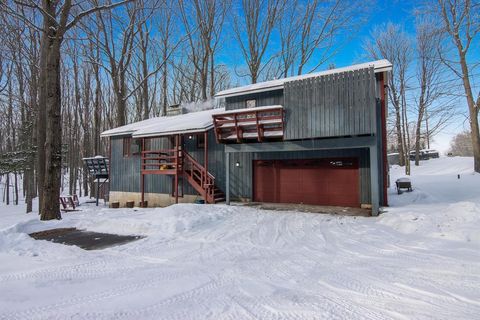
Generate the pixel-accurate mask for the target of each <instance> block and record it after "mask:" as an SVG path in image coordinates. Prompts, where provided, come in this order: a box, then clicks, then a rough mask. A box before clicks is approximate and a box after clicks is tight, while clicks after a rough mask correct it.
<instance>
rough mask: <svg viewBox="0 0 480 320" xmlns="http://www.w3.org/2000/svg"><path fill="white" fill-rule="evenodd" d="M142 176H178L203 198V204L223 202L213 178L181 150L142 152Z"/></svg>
mask: <svg viewBox="0 0 480 320" xmlns="http://www.w3.org/2000/svg"><path fill="white" fill-rule="evenodd" d="M142 174H143V175H145V174H165V175H179V177H181V178H183V179H185V180H186V181H188V183H189V184H190V185H191V186H192V187H193V188H194V189H195V190H196V191H197V192H198V193H199V194H200V195H201V196H202V197H203V198H204V200H205V203H218V202H223V201H225V194H224V193H223V191H222V190H221V189H220V188H218V186H216V185H215V177H214V176H213V175H212V174H211V173H210V172H208V171H207V170H206V169H205V167H204V166H203V165H202V164H201V163H199V162H198V161H197V160H195V159H194V158H193V157H192V156H191V155H190V154H188V153H187V152H186V151H185V150H182V149H181V148H179V149H178V150H175V149H168V150H155V151H143V152H142Z"/></svg>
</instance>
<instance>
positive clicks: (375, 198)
mask: <svg viewBox="0 0 480 320" xmlns="http://www.w3.org/2000/svg"><path fill="white" fill-rule="evenodd" d="M369 149H370V193H371V202H372V216H378V211H379V203H380V197H379V191H380V190H379V186H378V155H377V146H376V145H373V146H370V147H369Z"/></svg>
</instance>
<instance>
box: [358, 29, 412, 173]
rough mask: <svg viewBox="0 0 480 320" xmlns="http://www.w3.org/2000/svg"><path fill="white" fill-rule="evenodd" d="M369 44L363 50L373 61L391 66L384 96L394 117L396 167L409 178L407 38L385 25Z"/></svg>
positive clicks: (408, 55) (410, 59) (408, 50)
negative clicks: (388, 99) (403, 171)
mask: <svg viewBox="0 0 480 320" xmlns="http://www.w3.org/2000/svg"><path fill="white" fill-rule="evenodd" d="M371 39H372V40H371V41H370V42H367V43H366V44H365V45H364V47H365V50H366V51H367V52H368V54H369V55H370V56H371V57H372V58H373V59H387V60H389V61H390V62H392V63H393V65H394V66H395V67H394V69H393V71H392V73H391V76H390V79H388V88H389V90H388V94H389V97H390V101H391V104H392V106H393V111H394V115H395V119H394V127H395V133H396V139H397V147H398V153H399V154H400V160H399V164H400V165H401V166H405V172H406V174H410V160H409V150H410V138H409V136H410V133H409V130H408V117H407V97H406V95H407V88H408V85H407V80H408V69H409V67H410V64H411V61H412V46H411V40H410V37H409V36H408V35H407V34H406V33H405V32H404V31H403V30H402V28H401V27H400V26H399V25H394V24H390V23H389V24H387V25H386V26H380V27H377V28H375V29H374V31H373V32H372V34H371Z"/></svg>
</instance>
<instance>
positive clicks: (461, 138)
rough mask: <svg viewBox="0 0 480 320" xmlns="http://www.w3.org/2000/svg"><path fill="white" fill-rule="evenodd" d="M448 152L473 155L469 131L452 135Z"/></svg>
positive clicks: (467, 155) (456, 154)
mask: <svg viewBox="0 0 480 320" xmlns="http://www.w3.org/2000/svg"><path fill="white" fill-rule="evenodd" d="M448 152H449V153H451V154H452V155H454V156H461V157H473V148H472V135H471V133H470V132H468V131H465V132H461V133H459V134H457V135H456V136H455V137H453V139H452V141H451V142H450V149H449V151H448Z"/></svg>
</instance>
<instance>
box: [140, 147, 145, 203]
mask: <svg viewBox="0 0 480 320" xmlns="http://www.w3.org/2000/svg"><path fill="white" fill-rule="evenodd" d="M143 151H145V138H142V150H141V151H140V157H141V160H140V184H141V185H140V191H141V193H142V203H141V207H144V206H145V175H144V174H143V162H144V160H143Z"/></svg>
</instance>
